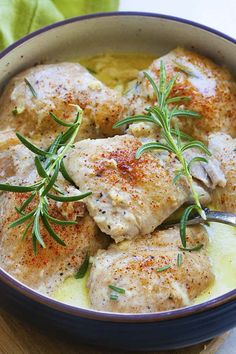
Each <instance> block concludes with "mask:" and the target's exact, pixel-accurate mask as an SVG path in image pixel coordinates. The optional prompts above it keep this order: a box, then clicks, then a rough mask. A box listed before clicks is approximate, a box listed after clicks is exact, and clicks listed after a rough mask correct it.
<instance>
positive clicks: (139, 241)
mask: <svg viewBox="0 0 236 354" xmlns="http://www.w3.org/2000/svg"><path fill="white" fill-rule="evenodd" d="M187 243H188V246H189V247H192V246H195V245H196V244H203V245H204V247H203V249H201V250H200V251H195V252H186V251H184V252H181V251H180V250H179V248H178V246H180V238H179V230H178V229H177V228H176V229H169V230H165V231H155V232H153V233H152V234H151V235H145V236H143V237H138V238H136V239H134V240H132V241H124V242H122V243H120V244H118V245H114V244H113V245H111V246H110V247H109V248H108V250H99V251H98V253H97V254H96V256H95V257H93V265H92V268H91V273H90V277H89V281H88V288H89V297H90V301H91V304H92V307H93V308H95V309H96V310H100V311H109V312H131V313H132V312H134V313H139V312H157V311H165V310H171V309H176V308H179V307H183V306H188V305H190V304H191V302H192V301H193V300H194V299H195V298H196V296H198V295H199V294H200V293H201V292H202V291H203V290H204V289H206V288H207V287H208V286H209V285H210V284H211V282H212V281H213V279H214V276H213V274H212V271H211V263H210V261H209V259H208V257H207V255H206V252H205V247H206V245H207V236H206V233H205V231H204V229H203V228H202V227H201V226H197V227H192V228H189V229H188V231H187ZM179 253H182V264H181V265H179V266H178V264H177V258H178V254H179ZM167 266H170V268H168V269H165V270H161V269H162V267H167ZM104 269H105V270H106V271H104ZM109 285H113V286H115V287H118V288H121V289H124V291H123V293H118V292H116V291H113V290H112V289H111V288H110V287H109ZM111 295H113V296H114V295H115V296H116V297H118V298H117V300H114V299H111Z"/></svg>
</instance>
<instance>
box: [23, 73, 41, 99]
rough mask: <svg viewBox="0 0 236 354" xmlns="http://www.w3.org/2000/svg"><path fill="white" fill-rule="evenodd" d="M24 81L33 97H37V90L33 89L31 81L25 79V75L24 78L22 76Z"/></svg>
mask: <svg viewBox="0 0 236 354" xmlns="http://www.w3.org/2000/svg"><path fill="white" fill-rule="evenodd" d="M24 81H25V83H26V85H27V86H28V87H29V89H30V91H31V93H32V95H33V96H34V97H35V98H37V97H38V95H37V92H36V91H35V89H34V88H33V86H32V85H31V83H30V82H29V80H28V79H26V77H25V78H24Z"/></svg>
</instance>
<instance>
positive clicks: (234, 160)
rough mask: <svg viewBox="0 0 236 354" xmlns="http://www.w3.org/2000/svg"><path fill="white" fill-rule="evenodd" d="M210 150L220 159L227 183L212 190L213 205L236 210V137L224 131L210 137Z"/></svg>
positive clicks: (219, 208)
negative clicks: (233, 137)
mask: <svg viewBox="0 0 236 354" xmlns="http://www.w3.org/2000/svg"><path fill="white" fill-rule="evenodd" d="M209 150H210V151H211V152H212V154H214V156H215V157H216V158H217V159H218V160H219V161H220V163H221V167H222V170H223V171H224V173H225V176H226V179H227V184H226V186H225V187H224V188H221V187H217V188H216V189H215V190H214V191H213V192H212V205H213V206H214V207H215V208H216V209H218V210H222V211H228V212H232V213H235V212H236V139H232V138H231V137H230V136H229V135H227V134H223V133H217V134H212V135H210V137H209Z"/></svg>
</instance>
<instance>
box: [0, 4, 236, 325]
mask: <svg viewBox="0 0 236 354" xmlns="http://www.w3.org/2000/svg"><path fill="white" fill-rule="evenodd" d="M114 16H115V17H117V16H118V17H120V16H121V17H122V16H130V17H135V16H136V17H152V18H158V19H164V20H168V21H173V22H179V23H183V24H187V25H190V26H192V27H197V28H199V29H202V30H204V31H207V32H210V33H212V34H215V35H216V36H219V37H221V38H223V39H225V40H227V41H229V42H231V43H232V44H236V39H234V38H232V37H230V36H228V35H226V34H224V33H222V32H220V31H218V30H216V29H213V28H211V27H208V26H205V25H202V24H199V23H197V22H194V21H190V20H186V19H183V18H179V17H175V16H169V15H163V14H158V13H151V12H135V11H120V12H104V13H103V12H99V13H96V14H89V15H85V16H77V17H72V18H69V19H66V20H63V21H59V22H56V23H53V24H51V25H48V26H45V27H43V28H41V29H39V30H37V31H34V32H32V33H30V34H28V35H26V36H24V37H23V38H21V39H19V40H18V41H16V42H15V43H13V44H11V45H10V46H9V47H7V48H6V49H4V50H3V51H2V52H0V59H2V58H4V57H5V56H6V55H7V54H8V53H10V52H11V51H12V50H14V49H15V48H17V47H18V46H20V45H21V44H23V43H25V42H27V41H28V40H30V39H31V38H34V37H37V36H38V35H39V34H41V33H44V32H47V31H49V30H51V29H54V28H57V27H60V26H64V25H67V24H70V23H73V22H80V21H84V20H93V19H96V18H106V17H108V18H109V17H114ZM0 282H3V283H4V284H5V285H7V286H8V287H10V288H11V289H14V290H15V291H17V292H20V293H21V295H23V296H25V297H26V298H28V299H30V300H33V301H35V302H36V303H40V304H41V305H44V306H46V307H49V308H50V309H51V310H56V311H59V312H62V313H65V314H68V315H73V316H76V317H82V318H86V319H92V320H97V321H110V322H124V323H127V322H128V323H143V322H160V321H166V320H173V319H178V318H182V317H188V316H191V315H195V314H198V313H201V312H203V311H209V310H212V309H214V308H216V307H220V306H222V305H224V304H226V303H230V302H233V301H234V300H236V289H234V290H231V291H229V292H227V293H225V294H223V295H221V296H218V297H216V298H214V299H211V300H208V301H206V302H204V303H201V304H197V305H192V306H189V307H185V308H180V309H176V310H170V311H163V312H154V313H138V314H130V313H128V314H127V313H111V312H102V311H96V310H92V309H85V308H80V307H76V306H73V305H69V304H65V303H62V302H59V301H57V300H54V299H52V298H49V297H48V296H45V295H43V294H40V293H38V292H36V291H34V290H33V289H31V288H29V287H28V286H26V285H24V284H22V283H21V282H19V281H17V280H16V279H14V278H13V277H12V276H11V275H10V274H8V273H7V272H6V271H4V270H3V269H2V268H1V267H0Z"/></svg>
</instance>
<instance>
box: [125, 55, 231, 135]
mask: <svg viewBox="0 0 236 354" xmlns="http://www.w3.org/2000/svg"><path fill="white" fill-rule="evenodd" d="M161 61H163V63H164V65H165V67H166V71H167V78H168V79H170V78H172V77H173V76H174V75H175V74H177V73H178V75H179V77H178V79H177V82H176V84H175V85H174V87H173V90H172V92H171V95H172V96H188V97H190V98H191V100H190V101H183V105H182V107H184V108H186V109H191V110H194V111H196V112H198V113H199V114H200V115H201V116H202V118H201V119H197V120H193V119H192V118H178V122H179V127H180V130H182V131H183V132H186V133H188V134H189V135H191V136H192V137H194V138H196V139H200V140H202V141H207V136H208V134H210V133H213V132H219V131H221V132H225V133H229V134H231V135H232V136H233V137H235V136H236V84H235V81H234V80H233V78H232V76H231V75H230V74H229V72H228V71H227V70H226V69H223V68H222V67H220V66H218V65H216V64H214V63H213V62H212V61H211V60H209V59H207V58H205V57H203V56H201V55H199V54H196V53H193V52H190V51H187V50H185V49H182V48H177V49H175V50H173V51H171V52H170V53H168V54H167V55H165V56H163V57H161V58H159V59H157V60H155V61H154V62H153V63H152V64H151V65H150V67H149V68H148V70H146V71H147V72H148V73H149V75H151V77H152V78H153V79H154V81H155V82H158V80H159V75H160V62H161ZM127 99H128V102H129V103H128V105H127V106H126V107H127V109H126V111H125V113H124V116H130V115H134V114H141V113H143V112H144V109H145V108H146V107H148V106H150V105H153V104H154V103H155V102H156V98H155V97H154V93H153V89H152V87H151V85H150V83H149V81H148V80H147V79H146V78H145V77H144V75H143V72H140V74H139V77H138V82H137V83H136V85H135V87H134V88H133V89H131V90H130V91H129V93H128V94H127ZM129 131H130V132H131V133H133V134H134V135H136V136H140V135H142V136H145V135H146V136H150V135H152V136H156V135H157V134H158V128H157V127H154V126H153V124H152V123H145V124H144V123H140V124H137V123H136V124H134V125H131V126H130V128H129Z"/></svg>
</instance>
